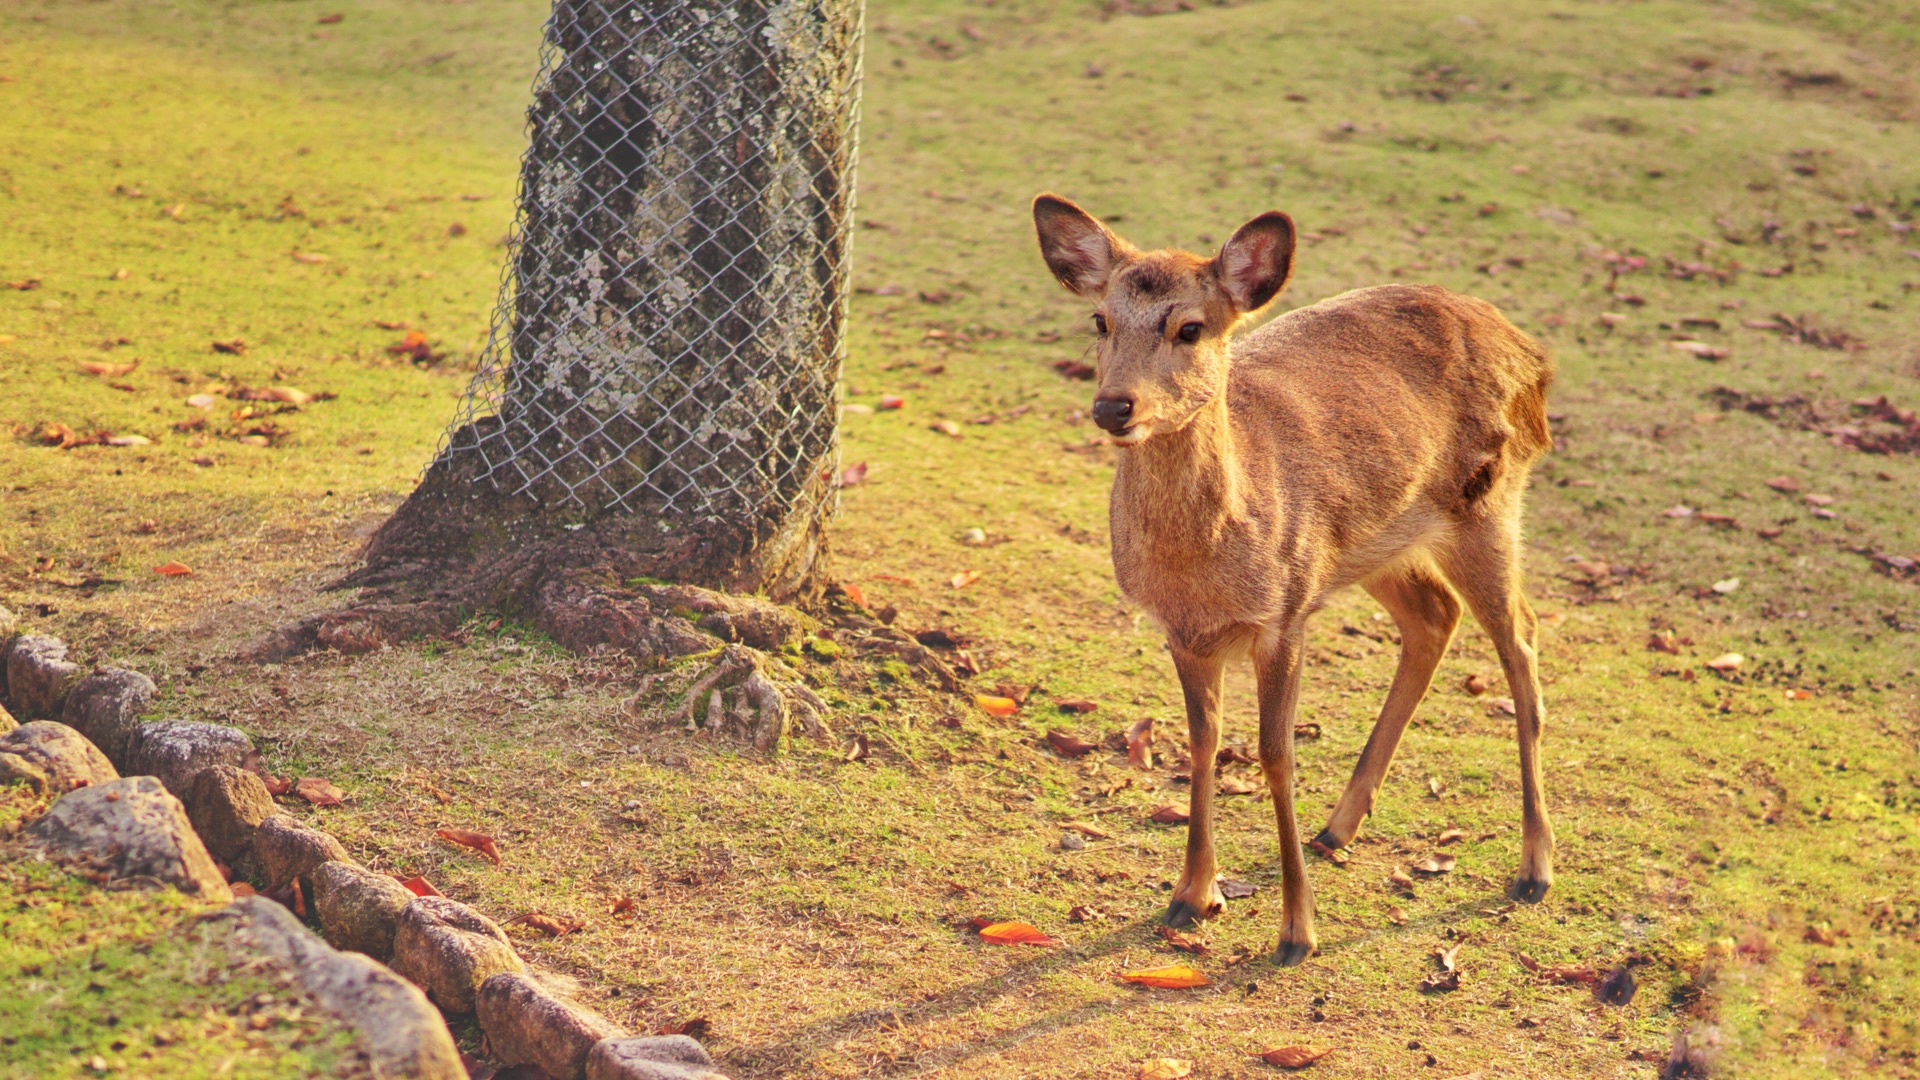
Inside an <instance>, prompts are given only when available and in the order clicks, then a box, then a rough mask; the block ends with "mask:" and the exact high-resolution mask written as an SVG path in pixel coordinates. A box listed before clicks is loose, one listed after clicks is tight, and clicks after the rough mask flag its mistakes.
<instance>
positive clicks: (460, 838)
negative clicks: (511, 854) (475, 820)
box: [433, 829, 500, 866]
mask: <svg viewBox="0 0 1920 1080" xmlns="http://www.w3.org/2000/svg"><path fill="white" fill-rule="evenodd" d="M433 835H435V836H437V837H439V838H440V839H442V840H445V841H446V842H448V843H450V844H458V845H460V846H461V847H463V848H471V849H473V850H474V851H477V852H479V853H480V854H482V855H485V856H486V857H487V858H489V859H492V860H493V865H495V866H499V865H500V849H499V848H497V847H495V846H494V844H493V837H491V836H488V835H487V834H486V833H478V832H474V831H473V830H472V829H435V830H434V831H433Z"/></svg>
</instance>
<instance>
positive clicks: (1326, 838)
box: [1308, 829, 1347, 851]
mask: <svg viewBox="0 0 1920 1080" xmlns="http://www.w3.org/2000/svg"><path fill="white" fill-rule="evenodd" d="M1313 843H1314V844H1319V845H1320V846H1322V847H1325V848H1327V849H1329V850H1331V851H1338V850H1340V849H1341V848H1343V847H1346V846H1347V842H1346V841H1345V840H1342V839H1340V838H1339V837H1337V836H1335V835H1333V830H1332V829H1321V830H1320V835H1319V836H1316V837H1314V838H1313ZM1308 846H1309V847H1311V846H1312V845H1311V844H1309V845H1308Z"/></svg>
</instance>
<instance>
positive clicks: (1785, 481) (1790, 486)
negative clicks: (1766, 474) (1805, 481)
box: [1761, 476, 1803, 495]
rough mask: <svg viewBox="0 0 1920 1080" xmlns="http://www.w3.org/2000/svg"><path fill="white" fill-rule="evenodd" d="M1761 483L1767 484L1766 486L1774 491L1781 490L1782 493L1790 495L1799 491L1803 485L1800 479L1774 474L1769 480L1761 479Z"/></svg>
mask: <svg viewBox="0 0 1920 1080" xmlns="http://www.w3.org/2000/svg"><path fill="white" fill-rule="evenodd" d="M1761 483H1763V484H1765V485H1767V486H1768V487H1770V488H1772V489H1773V490H1775V491H1778V492H1781V493H1782V494H1787V495H1791V494H1792V493H1794V492H1796V491H1799V490H1800V488H1801V487H1802V486H1803V485H1802V484H1801V483H1800V481H1798V480H1795V479H1794V478H1793V477H1791V476H1776V477H1773V478H1772V479H1769V480H1762V481H1761Z"/></svg>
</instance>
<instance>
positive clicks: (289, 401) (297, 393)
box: [229, 386, 314, 405]
mask: <svg viewBox="0 0 1920 1080" xmlns="http://www.w3.org/2000/svg"><path fill="white" fill-rule="evenodd" d="M229 396H231V397H232V398H233V399H234V400H235V401H278V402H280V403H282V404H286V405H305V404H306V403H308V402H310V401H313V400H314V395H312V394H309V393H307V392H306V391H304V390H296V389H294V388H293V387H291V386H257V387H254V388H253V389H251V390H235V391H233V393H232V394H231V395H229Z"/></svg>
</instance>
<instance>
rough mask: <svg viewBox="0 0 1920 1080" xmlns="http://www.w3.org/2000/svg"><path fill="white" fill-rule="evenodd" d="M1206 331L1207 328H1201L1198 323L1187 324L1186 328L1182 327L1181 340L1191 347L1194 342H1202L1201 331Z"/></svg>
mask: <svg viewBox="0 0 1920 1080" xmlns="http://www.w3.org/2000/svg"><path fill="white" fill-rule="evenodd" d="M1204 329H1206V327H1204V326H1201V325H1200V324H1199V323H1197V322H1190V323H1187V324H1185V325H1184V326H1182V327H1180V340H1181V341H1184V342H1186V343H1187V344H1189V345H1191V344H1193V343H1194V342H1196V341H1198V340H1200V331H1202V330H1204Z"/></svg>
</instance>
